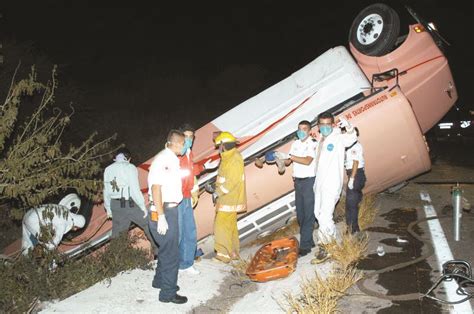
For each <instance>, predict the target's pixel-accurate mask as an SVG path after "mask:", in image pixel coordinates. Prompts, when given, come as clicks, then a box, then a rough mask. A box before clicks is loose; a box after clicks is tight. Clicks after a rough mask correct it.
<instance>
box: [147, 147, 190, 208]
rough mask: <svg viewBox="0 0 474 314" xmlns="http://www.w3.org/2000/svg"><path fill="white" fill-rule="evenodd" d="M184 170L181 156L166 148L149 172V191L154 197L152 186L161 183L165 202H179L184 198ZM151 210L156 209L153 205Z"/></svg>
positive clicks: (154, 160)
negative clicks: (182, 179) (181, 166)
mask: <svg viewBox="0 0 474 314" xmlns="http://www.w3.org/2000/svg"><path fill="white" fill-rule="evenodd" d="M183 175H184V171H181V170H180V167H179V158H178V157H177V156H176V154H175V153H173V152H172V151H171V150H170V149H169V148H165V149H164V150H162V151H161V152H159V153H158V155H156V156H155V158H154V159H153V162H152V163H151V166H150V173H149V174H148V193H149V195H150V199H152V193H151V186H152V185H161V198H162V201H163V203H164V202H170V203H179V202H181V200H182V199H183V192H182V190H181V189H182V183H181V178H182V176H183ZM151 210H155V207H154V206H152V208H151Z"/></svg>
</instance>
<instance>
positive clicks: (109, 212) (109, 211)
mask: <svg viewBox="0 0 474 314" xmlns="http://www.w3.org/2000/svg"><path fill="white" fill-rule="evenodd" d="M107 219H112V211H111V210H108V211H107Z"/></svg>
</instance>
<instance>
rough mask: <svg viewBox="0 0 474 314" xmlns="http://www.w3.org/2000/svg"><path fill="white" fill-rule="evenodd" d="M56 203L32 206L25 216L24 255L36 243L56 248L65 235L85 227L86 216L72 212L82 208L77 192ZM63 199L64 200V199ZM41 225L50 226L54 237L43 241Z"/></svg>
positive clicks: (49, 228)
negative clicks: (65, 200)
mask: <svg viewBox="0 0 474 314" xmlns="http://www.w3.org/2000/svg"><path fill="white" fill-rule="evenodd" d="M64 199H67V200H68V202H66V203H64V202H63V201H61V202H60V203H59V204H58V205H56V204H45V205H42V206H40V207H38V208H32V209H30V210H29V211H27V212H26V214H25V216H23V223H22V229H23V230H22V233H23V236H22V239H21V248H22V253H23V255H27V254H28V252H29V250H30V249H32V248H33V247H34V246H35V245H37V244H41V245H43V246H44V247H46V249H48V250H53V249H55V248H56V247H57V246H58V245H59V243H61V240H62V238H63V236H64V235H65V234H66V233H68V232H69V231H76V230H77V229H80V228H83V227H84V225H85V223H86V220H85V218H84V216H82V215H77V214H74V213H71V212H70V210H71V209H72V208H80V206H81V200H80V198H79V196H77V195H76V194H69V195H67V196H66V197H65V198H64ZM64 199H63V200H64ZM41 227H46V228H48V230H49V232H50V234H51V236H52V238H51V239H49V241H47V242H42V241H41V240H42V238H43V235H42V234H41Z"/></svg>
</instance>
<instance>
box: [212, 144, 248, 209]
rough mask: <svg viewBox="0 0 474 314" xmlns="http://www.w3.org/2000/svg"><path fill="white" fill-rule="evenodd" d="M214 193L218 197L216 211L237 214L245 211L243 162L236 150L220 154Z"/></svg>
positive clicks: (245, 196) (245, 197)
mask: <svg viewBox="0 0 474 314" xmlns="http://www.w3.org/2000/svg"><path fill="white" fill-rule="evenodd" d="M216 192H217V194H218V195H219V197H218V198H217V202H216V203H217V204H216V205H217V210H221V211H237V212H239V211H245V210H246V207H247V195H246V191H245V172H244V160H243V159H242V155H241V154H240V152H239V151H238V150H237V149H236V148H233V149H231V150H229V151H225V152H222V153H221V163H220V165H219V169H218V171H217V178H216Z"/></svg>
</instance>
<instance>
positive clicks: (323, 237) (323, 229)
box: [314, 189, 340, 243]
mask: <svg viewBox="0 0 474 314" xmlns="http://www.w3.org/2000/svg"><path fill="white" fill-rule="evenodd" d="M339 196H340V194H339V193H335V192H334V191H325V190H324V189H321V190H320V191H318V190H316V191H315V197H314V202H315V205H314V216H315V217H316V219H317V220H318V223H319V229H318V243H328V242H330V241H331V240H332V239H333V238H335V237H336V225H335V224H334V219H333V215H334V208H335V207H336V203H337V201H338V200H339Z"/></svg>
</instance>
